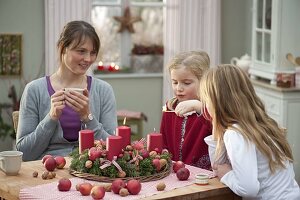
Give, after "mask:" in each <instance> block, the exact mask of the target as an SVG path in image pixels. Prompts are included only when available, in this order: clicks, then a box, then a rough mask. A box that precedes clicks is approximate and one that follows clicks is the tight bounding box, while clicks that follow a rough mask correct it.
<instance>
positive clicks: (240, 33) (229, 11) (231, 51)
mask: <svg viewBox="0 0 300 200" xmlns="http://www.w3.org/2000/svg"><path fill="white" fill-rule="evenodd" d="M251 10H252V1H249V0H222V1H221V12H222V13H221V31H222V33H221V41H222V42H221V46H222V50H221V52H222V59H221V60H222V63H230V59H231V58H232V57H240V56H242V55H244V54H246V53H247V54H248V55H251V35H252V34H251V28H252V13H251Z"/></svg>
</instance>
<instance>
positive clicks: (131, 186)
mask: <svg viewBox="0 0 300 200" xmlns="http://www.w3.org/2000/svg"><path fill="white" fill-rule="evenodd" d="M126 187H127V189H128V192H129V193H130V194H133V195H137V194H138V193H139V192H140V191H141V189H142V184H141V182H140V181H139V180H136V179H131V180H129V181H128V182H127V185H126Z"/></svg>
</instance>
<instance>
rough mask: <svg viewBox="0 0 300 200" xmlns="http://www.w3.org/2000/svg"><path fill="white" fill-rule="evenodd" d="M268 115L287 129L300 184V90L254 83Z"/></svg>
mask: <svg viewBox="0 0 300 200" xmlns="http://www.w3.org/2000/svg"><path fill="white" fill-rule="evenodd" d="M252 83H253V85H254V88H255V91H256V93H257V95H258V96H259V97H260V98H261V100H262V101H263V102H264V104H265V107H266V111H267V113H268V114H269V115H270V116H271V117H272V118H273V119H274V120H276V121H277V123H278V124H279V125H281V126H282V127H285V128H287V138H288V141H289V143H290V145H291V147H292V151H293V156H294V160H295V161H294V170H295V174H296V180H297V182H298V183H300V88H280V87H276V86H273V85H270V84H269V83H264V82H261V81H255V80H253V81H252Z"/></svg>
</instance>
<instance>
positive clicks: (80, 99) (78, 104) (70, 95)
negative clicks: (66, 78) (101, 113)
mask: <svg viewBox="0 0 300 200" xmlns="http://www.w3.org/2000/svg"><path fill="white" fill-rule="evenodd" d="M65 99H66V104H67V105H68V106H69V107H71V108H72V109H73V110H75V111H76V112H77V113H78V114H79V116H80V119H81V120H85V119H87V116H88V115H89V114H90V106H89V92H88V90H87V89H84V90H83V93H82V94H81V93H79V92H76V91H72V90H69V91H65Z"/></svg>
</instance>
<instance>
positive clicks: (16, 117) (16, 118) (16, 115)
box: [12, 111, 19, 135]
mask: <svg viewBox="0 0 300 200" xmlns="http://www.w3.org/2000/svg"><path fill="white" fill-rule="evenodd" d="M12 118H13V124H14V130H15V133H16V135H17V133H18V122H19V111H13V112H12Z"/></svg>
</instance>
